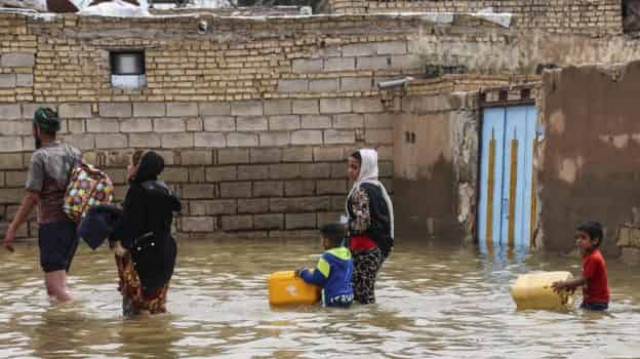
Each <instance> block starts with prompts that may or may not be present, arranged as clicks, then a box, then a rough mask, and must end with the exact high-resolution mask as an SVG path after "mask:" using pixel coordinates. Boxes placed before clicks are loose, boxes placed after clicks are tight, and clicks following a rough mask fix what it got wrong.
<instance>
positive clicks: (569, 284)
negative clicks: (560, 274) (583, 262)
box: [551, 276, 588, 292]
mask: <svg viewBox="0 0 640 359" xmlns="http://www.w3.org/2000/svg"><path fill="white" fill-rule="evenodd" d="M587 281H588V280H587V278H585V277H583V276H579V277H577V278H575V279H569V280H565V281H561V282H555V283H553V284H552V285H551V288H553V290H555V291H556V292H559V291H561V290H567V291H574V290H575V289H576V288H578V287H581V286H583V285H585V284H587Z"/></svg>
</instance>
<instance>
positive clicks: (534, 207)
mask: <svg viewBox="0 0 640 359" xmlns="http://www.w3.org/2000/svg"><path fill="white" fill-rule="evenodd" d="M537 137H538V136H537V135H536V138H534V139H533V157H534V158H535V156H536V151H537V149H538V138H537ZM531 167H532V168H531V221H530V225H529V248H531V249H533V248H534V247H535V241H534V239H533V232H534V230H535V228H536V220H537V219H538V213H537V210H538V194H537V193H536V169H535V167H534V166H533V163H532V164H531Z"/></svg>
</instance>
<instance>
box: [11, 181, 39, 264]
mask: <svg viewBox="0 0 640 359" xmlns="http://www.w3.org/2000/svg"><path fill="white" fill-rule="evenodd" d="M39 201H40V193H38V192H33V191H27V194H26V195H25V196H24V198H23V199H22V203H21V204H20V208H18V213H16V216H15V217H14V218H13V221H12V222H11V224H10V225H9V228H7V233H6V234H5V236H4V246H5V248H7V250H9V251H11V252H13V251H14V249H13V241H14V239H15V235H16V231H17V230H18V229H19V228H20V226H22V224H23V223H24V221H25V220H26V219H27V218H28V217H29V215H30V214H31V212H32V211H33V208H34V207H35V206H36V205H37V204H38V202H39Z"/></svg>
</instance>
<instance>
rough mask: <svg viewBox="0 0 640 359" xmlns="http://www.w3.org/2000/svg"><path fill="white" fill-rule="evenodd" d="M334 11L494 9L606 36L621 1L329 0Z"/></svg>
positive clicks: (614, 28)
mask: <svg viewBox="0 0 640 359" xmlns="http://www.w3.org/2000/svg"><path fill="white" fill-rule="evenodd" d="M329 7H330V8H331V11H332V12H334V13H338V14H365V13H366V14H376V13H386V12H393V13H397V12H417V11H422V12H448V13H469V12H477V11H480V10H483V9H487V8H492V9H493V11H494V12H496V13H502V12H504V13H511V14H513V15H514V17H515V21H516V25H517V27H518V28H520V29H531V30H543V31H546V32H551V33H572V34H583V35H595V36H606V35H615V34H621V33H622V32H623V28H622V1H621V0H591V1H580V0H559V1H518V0H510V1H504V0H490V1H485V0H480V1H478V0H457V1H429V0H422V1H415V0H392V1H379V0H330V1H329Z"/></svg>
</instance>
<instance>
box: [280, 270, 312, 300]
mask: <svg viewBox="0 0 640 359" xmlns="http://www.w3.org/2000/svg"><path fill="white" fill-rule="evenodd" d="M319 300H320V288H319V287H317V286H315V285H313V284H309V283H307V282H305V281H304V280H302V278H299V277H296V275H295V272H294V271H282V272H274V273H272V274H271V275H270V276H269V304H271V305H293V304H315V303H317V302H318V301H319Z"/></svg>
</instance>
